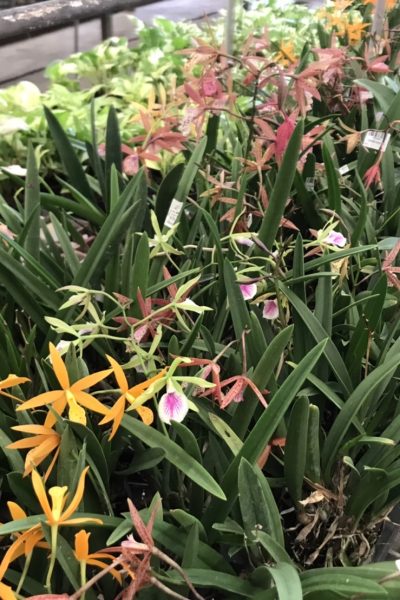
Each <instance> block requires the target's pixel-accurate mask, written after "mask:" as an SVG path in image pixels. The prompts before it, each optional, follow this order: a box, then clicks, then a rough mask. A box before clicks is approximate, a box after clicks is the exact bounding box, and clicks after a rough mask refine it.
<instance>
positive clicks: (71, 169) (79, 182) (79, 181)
mask: <svg viewBox="0 0 400 600" xmlns="http://www.w3.org/2000/svg"><path fill="white" fill-rule="evenodd" d="M44 114H45V116H46V120H47V124H48V126H49V129H50V133H51V136H52V138H53V140H54V143H55V145H56V148H57V152H58V154H59V155H60V158H61V161H62V163H63V165H64V168H65V171H66V172H67V173H68V176H69V178H70V181H71V183H72V185H73V186H74V187H76V189H77V190H79V191H80V192H81V194H83V195H84V196H86V198H88V199H93V195H92V190H91V189H90V185H89V183H88V180H87V179H86V175H85V171H84V170H83V168H82V165H81V163H80V160H79V159H78V157H77V156H76V154H75V151H74V149H73V147H72V144H71V142H70V141H69V139H68V137H67V135H66V133H65V131H64V130H63V128H62V127H61V125H60V123H59V122H58V120H57V119H56V117H55V116H54V114H53V113H52V112H51V110H49V109H48V108H47V106H45V107H44Z"/></svg>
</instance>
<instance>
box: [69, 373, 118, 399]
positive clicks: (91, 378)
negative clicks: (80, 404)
mask: <svg viewBox="0 0 400 600" xmlns="http://www.w3.org/2000/svg"><path fill="white" fill-rule="evenodd" d="M111 373H112V369H105V370H104V371H98V372H97V373H92V374H91V375H87V376H86V377H82V379H79V381H75V383H73V384H72V385H71V392H73V393H74V394H75V393H76V392H79V391H81V390H86V389H87V388H90V387H92V385H96V383H99V381H101V380H102V379H105V378H106V377H108V376H109V375H110V374H111Z"/></svg>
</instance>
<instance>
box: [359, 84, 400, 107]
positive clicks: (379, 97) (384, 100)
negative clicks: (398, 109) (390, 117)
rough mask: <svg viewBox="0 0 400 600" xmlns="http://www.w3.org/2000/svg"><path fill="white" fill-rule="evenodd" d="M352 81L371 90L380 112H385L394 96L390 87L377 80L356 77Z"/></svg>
mask: <svg viewBox="0 0 400 600" xmlns="http://www.w3.org/2000/svg"><path fill="white" fill-rule="evenodd" d="M354 83H355V84H356V85H359V86H360V87H362V88H365V89H366V90H369V91H370V92H372V94H373V96H374V98H375V100H376V101H377V103H378V104H379V107H380V109H381V110H382V112H383V113H387V111H388V110H389V107H390V105H391V104H392V102H393V100H394V98H395V96H396V94H395V93H394V92H393V90H391V89H390V87H388V86H387V85H383V84H382V83H378V82H377V81H371V79H356V80H355V81H354Z"/></svg>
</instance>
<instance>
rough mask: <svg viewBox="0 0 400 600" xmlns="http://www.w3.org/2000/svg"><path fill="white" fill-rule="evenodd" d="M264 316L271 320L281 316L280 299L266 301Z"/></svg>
mask: <svg viewBox="0 0 400 600" xmlns="http://www.w3.org/2000/svg"><path fill="white" fill-rule="evenodd" d="M263 317H264V319H268V320H269V321H273V320H274V319H277V318H278V317H279V307H278V300H277V299H276V298H271V299H270V300H267V301H266V303H265V304H264V308H263Z"/></svg>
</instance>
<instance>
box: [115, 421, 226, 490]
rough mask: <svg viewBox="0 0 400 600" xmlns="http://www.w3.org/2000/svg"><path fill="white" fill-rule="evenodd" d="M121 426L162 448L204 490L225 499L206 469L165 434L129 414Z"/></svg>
mask: <svg viewBox="0 0 400 600" xmlns="http://www.w3.org/2000/svg"><path fill="white" fill-rule="evenodd" d="M122 426H123V427H124V428H125V429H126V430H127V431H129V433H131V434H132V435H133V436H134V437H137V438H138V439H140V440H141V441H142V442H143V443H144V444H146V445H147V446H149V447H150V448H161V449H162V450H164V452H165V456H166V459H167V460H168V461H169V462H170V463H172V464H173V465H174V466H175V467H177V468H178V469H179V470H180V471H182V473H184V474H185V475H186V476H187V477H189V479H192V481H194V482H195V483H197V485H199V486H200V487H202V488H203V489H204V490H206V491H207V492H209V493H210V494H212V495H214V496H216V497H217V498H221V499H222V500H224V499H225V494H224V492H223V491H222V489H221V488H220V486H219V485H218V483H217V482H216V481H215V479H213V477H211V475H210V474H209V473H208V472H207V471H206V469H205V468H204V467H203V466H202V465H201V464H200V463H198V462H197V461H196V460H194V459H193V458H192V457H191V456H189V455H188V454H187V452H185V451H184V450H182V448H181V447H180V446H178V444H175V442H173V441H171V440H170V439H169V438H168V437H167V436H165V435H163V434H162V433H160V432H159V431H157V430H156V429H153V428H152V427H148V426H147V425H144V423H142V422H141V421H139V420H138V419H135V418H133V417H131V416H130V415H125V416H124V417H123V419H122Z"/></svg>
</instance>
